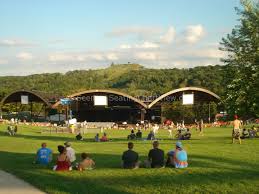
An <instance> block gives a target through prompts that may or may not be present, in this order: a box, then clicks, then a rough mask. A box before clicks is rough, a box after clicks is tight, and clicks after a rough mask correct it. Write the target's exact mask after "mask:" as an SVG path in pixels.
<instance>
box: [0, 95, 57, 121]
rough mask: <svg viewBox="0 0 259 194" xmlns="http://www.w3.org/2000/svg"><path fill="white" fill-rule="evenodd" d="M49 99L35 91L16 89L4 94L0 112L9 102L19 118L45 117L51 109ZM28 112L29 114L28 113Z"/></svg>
mask: <svg viewBox="0 0 259 194" xmlns="http://www.w3.org/2000/svg"><path fill="white" fill-rule="evenodd" d="M50 102H51V99H47V98H46V96H45V97H43V96H42V95H41V94H39V93H37V92H35V91H28V90H18V91H14V92H12V93H11V94H9V95H8V96H6V97H5V98H4V99H3V100H2V101H1V103H0V110H1V111H0V112H3V111H5V110H3V109H4V106H5V105H7V104H11V106H12V107H14V110H13V112H15V114H16V115H15V117H20V118H19V119H21V120H27V121H31V120H33V119H37V118H39V117H41V118H42V119H46V117H47V112H48V111H49V110H50V109H51V107H52V104H51V103H50ZM21 113H23V114H21ZM28 113H29V114H28Z"/></svg>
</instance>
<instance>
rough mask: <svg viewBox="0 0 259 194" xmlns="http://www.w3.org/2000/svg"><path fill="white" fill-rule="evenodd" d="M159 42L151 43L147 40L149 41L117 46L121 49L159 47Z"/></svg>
mask: <svg viewBox="0 0 259 194" xmlns="http://www.w3.org/2000/svg"><path fill="white" fill-rule="evenodd" d="M159 47H160V46H159V44H156V43H153V42H149V41H145V42H143V43H140V44H135V45H133V46H132V45H130V44H121V45H120V46H119V48H121V49H131V48H133V49H152V48H159Z"/></svg>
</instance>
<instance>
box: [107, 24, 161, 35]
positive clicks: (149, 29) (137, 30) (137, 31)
mask: <svg viewBox="0 0 259 194" xmlns="http://www.w3.org/2000/svg"><path fill="white" fill-rule="evenodd" d="M161 31H162V29H161V28H160V27H155V26H126V27H121V28H115V29H114V30H113V31H111V32H110V33H108V35H109V36H111V37H121V36H129V35H137V36H143V37H145V36H150V35H154V34H159V33H161Z"/></svg>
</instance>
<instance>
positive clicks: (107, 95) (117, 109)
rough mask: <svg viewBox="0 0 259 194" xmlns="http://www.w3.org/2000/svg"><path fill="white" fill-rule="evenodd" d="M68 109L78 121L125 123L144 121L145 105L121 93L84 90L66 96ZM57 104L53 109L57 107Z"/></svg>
mask: <svg viewBox="0 0 259 194" xmlns="http://www.w3.org/2000/svg"><path fill="white" fill-rule="evenodd" d="M67 98H69V99H70V100H71V104H70V106H69V109H70V110H71V111H72V115H73V117H74V118H77V120H78V121H81V122H82V121H89V122H127V123H137V122H141V121H144V118H145V112H146V108H147V105H146V104H145V103H143V102H142V101H140V100H138V99H137V98H134V97H132V96H130V95H127V94H125V93H122V92H118V91H113V90H86V91H83V92H79V93H75V94H72V95H70V96H68V97H67ZM60 103H61V102H58V103H56V104H55V105H54V107H58V106H59V105H60Z"/></svg>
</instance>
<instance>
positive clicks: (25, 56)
mask: <svg viewBox="0 0 259 194" xmlns="http://www.w3.org/2000/svg"><path fill="white" fill-rule="evenodd" d="M16 58H17V59H20V60H31V59H33V55H32V54H31V53H29V52H21V53H18V54H17V55H16Z"/></svg>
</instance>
